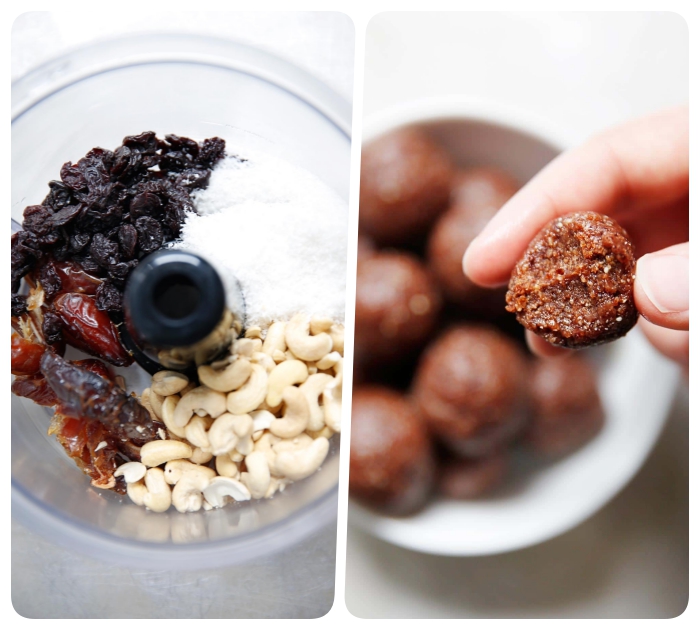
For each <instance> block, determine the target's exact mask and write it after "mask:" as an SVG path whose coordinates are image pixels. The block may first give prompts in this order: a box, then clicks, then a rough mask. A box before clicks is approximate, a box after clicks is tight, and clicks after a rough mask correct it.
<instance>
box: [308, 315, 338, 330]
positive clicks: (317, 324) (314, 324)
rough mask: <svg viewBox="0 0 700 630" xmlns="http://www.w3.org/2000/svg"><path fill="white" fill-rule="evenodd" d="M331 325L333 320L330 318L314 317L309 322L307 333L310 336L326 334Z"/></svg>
mask: <svg viewBox="0 0 700 630" xmlns="http://www.w3.org/2000/svg"><path fill="white" fill-rule="evenodd" d="M332 325H333V320H332V319H331V318H330V317H323V316H321V315H314V316H313V317H312V318H311V320H310V321H309V331H310V332H311V334H312V335H318V334H319V333H323V332H328V331H329V330H330V329H331V326H332Z"/></svg>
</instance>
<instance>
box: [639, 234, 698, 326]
mask: <svg viewBox="0 0 700 630" xmlns="http://www.w3.org/2000/svg"><path fill="white" fill-rule="evenodd" d="M689 250H690V246H689V243H681V244H680V245H674V246H672V247H667V248H666V249H662V250H660V251H658V252H654V253H653V254H647V255H646V256H642V257H641V258H640V259H639V260H638V261H637V271H636V279H635V282H634V301H635V304H636V305H637V309H638V310H639V312H640V313H641V314H642V315H643V316H644V317H645V318H646V319H648V320H649V321H650V322H651V323H652V324H656V325H657V326H662V327H664V328H673V329H674V330H688V326H689V308H690V307H689V302H690V288H689V287H690V284H689V282H690V281H689V277H690V264H689Z"/></svg>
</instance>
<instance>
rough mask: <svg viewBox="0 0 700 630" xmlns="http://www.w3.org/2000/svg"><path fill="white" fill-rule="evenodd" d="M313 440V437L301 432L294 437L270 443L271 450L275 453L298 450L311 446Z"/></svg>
mask: <svg viewBox="0 0 700 630" xmlns="http://www.w3.org/2000/svg"><path fill="white" fill-rule="evenodd" d="M313 441H314V440H313V438H311V437H309V436H308V435H307V434H306V433H302V434H301V435H298V436H297V437H295V438H289V439H286V440H278V441H277V442H275V443H274V444H273V445H272V450H273V451H274V452H275V453H283V452H284V451H298V450H300V449H304V448H308V447H309V446H311V444H312V443H313Z"/></svg>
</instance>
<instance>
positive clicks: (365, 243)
mask: <svg viewBox="0 0 700 630" xmlns="http://www.w3.org/2000/svg"><path fill="white" fill-rule="evenodd" d="M375 251H376V249H375V247H374V243H373V242H372V239H371V238H370V237H369V236H366V235H364V234H359V235H358V236H357V260H362V259H364V258H369V257H370V256H373V255H374V253H375Z"/></svg>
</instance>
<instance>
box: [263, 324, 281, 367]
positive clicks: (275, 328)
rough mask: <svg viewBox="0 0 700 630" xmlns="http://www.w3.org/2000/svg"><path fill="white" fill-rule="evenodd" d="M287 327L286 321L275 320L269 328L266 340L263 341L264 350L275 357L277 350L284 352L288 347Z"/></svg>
mask: <svg viewBox="0 0 700 630" xmlns="http://www.w3.org/2000/svg"><path fill="white" fill-rule="evenodd" d="M286 327H287V324H286V323H285V322H275V323H274V324H271V325H270V327H269V328H268V329H267V335H266V337H265V341H263V345H262V351H263V352H264V353H265V354H269V355H270V356H271V357H272V358H273V359H274V358H275V356H274V355H275V352H276V351H277V352H282V353H284V351H285V350H286V349H287V342H286V341H285V340H284V329H285V328H286Z"/></svg>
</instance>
